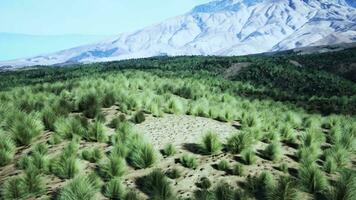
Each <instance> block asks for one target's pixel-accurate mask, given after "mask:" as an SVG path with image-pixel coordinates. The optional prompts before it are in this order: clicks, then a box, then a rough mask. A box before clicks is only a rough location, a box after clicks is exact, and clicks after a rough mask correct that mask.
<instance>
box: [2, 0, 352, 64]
mask: <svg viewBox="0 0 356 200" xmlns="http://www.w3.org/2000/svg"><path fill="white" fill-rule="evenodd" d="M352 42H356V2H355V1H354V0H218V1H212V2H209V3H207V4H203V5H199V6H197V7H195V8H193V9H192V10H191V11H189V12H187V13H186V14H183V15H181V16H177V17H174V18H171V19H168V20H165V21H163V22H161V23H158V24H154V25H151V26H148V27H146V28H143V29H141V30H138V31H135V32H130V33H122V34H119V35H118V36H116V37H113V38H110V39H108V40H105V41H102V42H98V43H94V44H89V45H84V46H79V47H76V48H72V49H68V50H63V51H59V52H56V53H51V54H46V55H40V56H36V57H32V58H27V59H19V60H12V61H6V62H0V66H14V67H21V66H32V65H54V64H59V65H64V64H72V63H91V62H102V61H113V60H122V59H131V58H144V57H152V56H177V55H220V56H233V55H246V54H256V53H263V52H274V51H283V50H288V49H294V48H301V47H308V46H319V45H333V44H339V43H352Z"/></svg>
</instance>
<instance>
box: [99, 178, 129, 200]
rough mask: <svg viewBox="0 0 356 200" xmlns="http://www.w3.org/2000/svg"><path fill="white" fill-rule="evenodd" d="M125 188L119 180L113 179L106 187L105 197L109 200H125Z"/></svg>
mask: <svg viewBox="0 0 356 200" xmlns="http://www.w3.org/2000/svg"><path fill="white" fill-rule="evenodd" d="M125 193H126V191H125V186H124V185H123V184H122V182H121V180H120V179H118V178H114V179H111V180H110V181H109V182H108V183H106V185H105V187H104V196H106V197H107V198H109V199H124V197H125Z"/></svg>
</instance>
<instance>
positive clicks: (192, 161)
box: [180, 154, 198, 169]
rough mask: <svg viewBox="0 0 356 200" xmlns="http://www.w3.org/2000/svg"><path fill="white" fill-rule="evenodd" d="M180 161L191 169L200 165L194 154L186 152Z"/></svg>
mask: <svg viewBox="0 0 356 200" xmlns="http://www.w3.org/2000/svg"><path fill="white" fill-rule="evenodd" d="M180 163H181V164H182V165H183V166H184V167H187V168H190V169H195V168H196V167H197V166H198V163H197V159H196V158H195V157H194V156H192V155H188V154H184V155H183V156H182V157H181V158H180Z"/></svg>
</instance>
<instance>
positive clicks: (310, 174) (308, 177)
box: [298, 163, 328, 194]
mask: <svg viewBox="0 0 356 200" xmlns="http://www.w3.org/2000/svg"><path fill="white" fill-rule="evenodd" d="M298 177H299V181H300V185H301V186H302V189H304V190H305V191H306V192H310V193H312V194H320V193H323V192H325V190H326V189H327V187H328V180H327V178H326V176H325V174H324V173H323V172H322V171H321V170H320V169H319V168H318V167H317V166H316V165H315V164H314V163H304V164H302V165H301V167H300V168H299V171H298Z"/></svg>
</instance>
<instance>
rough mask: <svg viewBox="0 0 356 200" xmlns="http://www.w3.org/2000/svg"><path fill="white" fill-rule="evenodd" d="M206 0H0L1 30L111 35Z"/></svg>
mask: <svg viewBox="0 0 356 200" xmlns="http://www.w3.org/2000/svg"><path fill="white" fill-rule="evenodd" d="M208 1H209V0H0V32H10V33H26V34H36V35H38V34H40V35H62V34H85V35H88V34H90V35H113V34H118V33H120V32H125V31H133V30H135V29H138V28H142V27H144V26H147V25H150V24H152V23H157V22H159V21H161V20H164V19H166V18H169V17H172V16H175V15H180V14H183V13H185V12H187V11H189V10H190V9H191V8H193V7H194V6H195V5H198V4H202V3H204V2H208Z"/></svg>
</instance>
